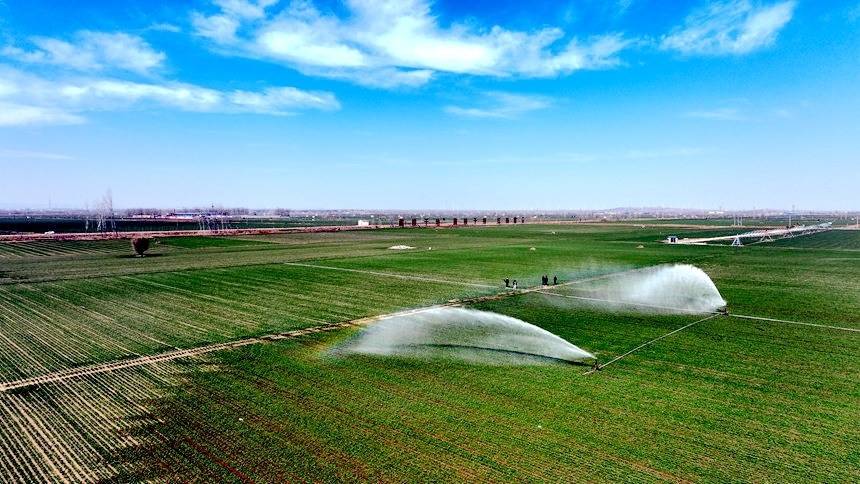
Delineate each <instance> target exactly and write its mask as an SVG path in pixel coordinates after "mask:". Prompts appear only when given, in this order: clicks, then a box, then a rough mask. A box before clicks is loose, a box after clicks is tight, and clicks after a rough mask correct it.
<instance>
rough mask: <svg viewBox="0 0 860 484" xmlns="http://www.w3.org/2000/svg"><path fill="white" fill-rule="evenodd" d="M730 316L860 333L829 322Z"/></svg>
mask: <svg viewBox="0 0 860 484" xmlns="http://www.w3.org/2000/svg"><path fill="white" fill-rule="evenodd" d="M729 316H731V317H733V318H739V319H752V320H755V321H770V322H773V323H785V324H797V325H800V326H813V327H815V328H827V329H836V330H839V331H850V332H852V333H860V328H849V327H847V326H831V325H829V324H818V323H804V322H802V321H789V320H787V319H776V318H766V317H764V316H748V315H746V314H732V313H729Z"/></svg>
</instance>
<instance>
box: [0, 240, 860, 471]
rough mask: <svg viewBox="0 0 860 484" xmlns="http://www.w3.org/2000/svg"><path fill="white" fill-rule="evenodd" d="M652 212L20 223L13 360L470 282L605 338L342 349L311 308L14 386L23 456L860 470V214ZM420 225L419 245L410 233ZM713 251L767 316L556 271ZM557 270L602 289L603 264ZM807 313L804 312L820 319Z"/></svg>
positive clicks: (225, 466) (321, 314) (34, 364)
mask: <svg viewBox="0 0 860 484" xmlns="http://www.w3.org/2000/svg"><path fill="white" fill-rule="evenodd" d="M667 231H671V232H672V233H675V234H677V235H680V236H703V235H707V234H721V233H722V232H723V231H724V230H722V231H721V230H720V229H714V230H707V229H702V228H699V229H695V230H687V229H675V228H667V227H660V226H652V225H648V226H646V227H636V226H620V225H617V226H613V225H611V224H606V225H600V226H589V225H522V226H516V227H475V228H459V229H440V230H437V229H425V228H420V229H405V230H398V229H385V230H378V231H367V232H343V233H324V234H290V235H273V236H252V237H241V238H175V239H162V240H161V241H160V243H158V244H155V245H154V246H153V247H152V249H151V250H150V252H149V253H148V255H147V257H143V258H136V257H131V249H130V247H129V245H128V242H127V241H98V242H32V243H17V244H11V243H9V244H0V380H2V382H4V383H13V382H16V381H21V380H22V379H26V378H32V377H40V376H44V375H55V374H58V372H60V373H63V372H67V371H69V370H71V369H76V368H87V367H88V365H99V364H111V363H114V362H118V361H132V360H134V359H136V358H137V359H140V358H146V357H148V356H153V355H162V354H165V353H166V352H171V351H177V350H179V349H188V348H201V347H205V346H206V345H211V344H216V343H225V342H231V341H236V340H241V339H243V338H251V337H257V336H262V335H268V334H273V333H282V332H286V331H293V330H297V329H301V328H309V327H316V326H320V325H324V324H327V323H335V322H343V321H350V320H354V319H357V318H362V317H366V316H374V315H382V314H387V313H391V312H395V311H399V310H404V309H410V308H421V307H425V306H429V305H434V304H443V303H446V302H449V301H451V300H463V304H465V305H466V306H468V307H473V308H475V309H481V310H486V311H492V312H496V313H501V314H505V315H509V316H513V317H516V318H519V319H522V320H524V321H527V322H529V323H532V324H535V325H537V326H540V327H542V328H544V329H546V330H548V331H550V332H552V333H555V334H557V335H559V336H561V337H562V338H564V339H566V340H568V341H570V342H571V343H573V344H575V345H577V346H579V347H580V348H583V349H585V350H587V351H589V352H591V353H593V354H594V355H595V356H596V357H597V360H598V361H600V362H602V363H606V362H609V361H611V360H613V358H615V357H616V356H619V355H622V354H625V353H626V352H628V351H629V350H631V349H633V348H636V347H637V346H639V345H641V344H643V343H646V342H649V341H652V340H654V339H655V338H658V337H661V336H664V335H666V334H667V333H670V332H672V331H674V330H676V329H679V328H682V327H685V326H687V325H689V324H691V323H696V322H697V321H698V323H696V324H694V325H692V326H689V328H687V329H684V330H682V331H679V332H677V333H674V334H671V335H669V336H666V337H665V338H663V339H660V340H658V341H655V342H654V343H653V344H650V345H648V346H645V347H643V348H642V349H640V350H638V351H636V352H634V353H631V354H630V355H628V356H625V357H624V358H623V359H620V360H618V361H615V362H613V363H612V364H611V365H609V366H607V367H605V368H604V369H603V370H601V371H599V372H594V373H590V374H587V372H588V370H589V367H588V366H586V365H571V364H551V363H547V364H542V365H522V366H501V365H487V364H473V363H465V362H462V361H457V360H453V359H432V360H429V359H410V358H402V357H380V356H349V357H333V356H331V355H330V354H329V353H328V349H330V348H331V347H332V346H333V345H335V344H337V343H338V342H341V341H343V340H344V339H346V338H349V337H350V336H352V335H353V334H354V333H355V332H356V331H359V329H356V328H344V329H340V330H336V331H329V332H324V333H317V334H310V335H306V336H301V337H297V338H290V339H284V340H279V341H267V342H263V343H255V344H248V345H245V346H241V347H236V348H233V349H227V350H223V351H214V352H209V353H206V354H200V355H193V356H189V357H186V358H177V359H172V360H169V361H157V362H153V363H152V364H141V365H137V366H131V367H127V368H118V369H116V370H113V371H110V372H94V373H91V374H84V375H81V376H74V377H69V378H63V379H61V380H58V381H52V382H46V383H41V384H38V385H31V386H26V387H23V388H18V389H15V390H6V391H4V392H0V480H3V481H62V480H72V481H99V480H109V481H111V480H119V481H127V480H163V481H177V480H180V481H188V480H191V481H200V482H213V481H242V480H250V481H263V482H269V481H344V480H349V481H354V480H362V481H398V482H406V481H416V480H422V481H428V480H435V481H461V480H470V481H534V480H552V481H621V480H624V481H660V480H669V481H720V482H724V481H738V480H746V481H782V482H786V481H787V482H796V481H801V480H803V481H807V480H812V481H818V482H839V481H842V482H850V481H857V480H860V470H858V469H860V426H858V425H857V422H858V421H860V332H858V330H860V255H858V252H857V251H858V249H860V232H858V231H830V232H824V233H820V234H815V235H810V236H806V237H798V238H794V239H787V240H780V241H777V242H774V243H769V244H758V245H750V246H746V247H742V248H734V247H725V246H683V245H666V244H662V243H660V240H662V239H663V238H665V236H666V235H667ZM394 245H409V246H413V247H415V249H412V250H405V251H395V250H390V249H389V247H391V246H394ZM675 262H678V263H689V264H693V265H696V266H697V267H699V268H701V269H703V270H704V271H705V272H706V273H707V274H708V275H709V276H710V277H711V278H712V279H713V281H714V283H715V284H716V286H717V288H718V289H719V291H720V293H721V294H722V296H723V297H724V298H725V299H726V300H727V301H728V306H729V310H730V312H731V314H733V315H740V316H752V317H764V318H771V319H775V320H778V321H772V320H762V319H742V318H739V317H734V316H728V317H726V316H715V317H712V318H710V319H707V320H704V321H703V320H702V319H703V318H704V316H702V315H679V314H654V313H653V312H652V313H648V312H640V311H637V310H636V309H635V308H623V307H622V308H618V307H613V308H609V307H605V306H601V305H600V304H599V303H591V302H588V301H583V300H578V299H570V298H563V297H559V296H557V295H551V294H542V293H534V292H532V293H522V294H507V295H506V296H505V297H500V298H489V297H487V298H483V299H475V298H479V297H481V296H492V295H496V294H500V293H502V292H504V291H503V290H502V289H503V288H502V287H501V286H502V279H503V278H505V277H511V278H515V279H518V280H519V282H520V285H521V287H529V286H534V285H537V284H539V281H540V276H541V275H542V274H545V273H547V274H550V275H551V276H552V275H553V274H557V275H559V276H560V278H561V279H562V281H564V282H570V281H581V280H584V279H586V278H591V277H595V276H606V277H613V275H616V274H621V273H623V272H624V271H629V270H631V269H634V268H641V267H649V266H654V265H658V264H665V263H675ZM553 291H554V294H562V295H568V296H576V297H578V296H583V295H587V294H590V293H588V292H587V290H586V285H581V286H580V285H576V284H573V285H570V286H565V287H560V288H556V289H554V290H553ZM796 323H801V324H796Z"/></svg>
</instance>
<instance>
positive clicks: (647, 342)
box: [584, 314, 719, 375]
mask: <svg viewBox="0 0 860 484" xmlns="http://www.w3.org/2000/svg"><path fill="white" fill-rule="evenodd" d="M717 316H719V314H711V315H710V316H706V317H704V318H702V319H698V320H696V321H693V322H692V323H690V324H686V325H684V326H681V327H680V328H678V329H675V330H672V331H670V332H668V333H666V334H663V335H660V336H658V337H656V338H654V339H652V340H650V341H646V342H644V343H642V344H641V345H639V346H637V347H635V348H633V349H632V350H629V351H627V352H626V353H622V354H620V355H618V356H616V357H615V358H613V359H611V360H609V361H607V362H606V363H604V364H602V365H598V366H597V368H595V369H591V370H588V371H587V372H585V373H584V374H585V375H590V374H592V373H594V372H595V371H597V370H602V369H603V368H606V367H607V366H609V365H611V364H613V363H615V362H616V361H618V360H620V359H622V358H624V357H625V356H628V355H631V354H633V353H635V352H636V351H639V350H641V349H642V348H644V347H646V346H649V345H651V344H653V343H656V342H657V341H660V340H661V339H663V338H667V337H669V336H672V335H673V334H675V333H679V332H681V331H684V330H685V329H687V328H689V327H691V326H695V325H697V324H699V323H703V322H705V321H707V320H709V319H713V318H716V317H717Z"/></svg>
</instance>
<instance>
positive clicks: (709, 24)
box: [660, 0, 797, 55]
mask: <svg viewBox="0 0 860 484" xmlns="http://www.w3.org/2000/svg"><path fill="white" fill-rule="evenodd" d="M796 6H797V2H796V1H795V0H788V1H781V2H776V3H771V4H767V5H763V4H758V3H753V2H751V1H750V0H729V1H726V2H714V3H711V4H710V5H708V6H707V7H706V8H704V9H702V10H699V11H697V12H694V13H693V14H691V15H690V16H689V17H687V19H686V20H685V21H684V25H682V26H680V27H678V28H676V29H674V30H673V31H672V32H671V33H669V34H668V35H666V36H664V37H663V39H662V41H661V43H660V47H661V48H662V49H664V50H675V51H678V52H681V53H683V54H701V55H740V54H747V53H749V52H752V51H755V50H758V49H761V48H763V47H768V46H770V45H772V44H773V43H774V41H776V38H777V35H778V34H779V31H780V30H782V28H783V27H785V25H786V24H788V22H789V21H790V20H791V18H792V16H793V15H794V9H795V7H796Z"/></svg>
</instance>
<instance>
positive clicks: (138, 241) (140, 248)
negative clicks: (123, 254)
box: [131, 237, 150, 257]
mask: <svg viewBox="0 0 860 484" xmlns="http://www.w3.org/2000/svg"><path fill="white" fill-rule="evenodd" d="M149 242H150V240H149V239H147V238H145V237H135V238H133V239H131V248H132V249H134V252H135V253H136V254H137V255H138V256H140V257H143V253H144V252H146V251H147V250H149Z"/></svg>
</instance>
